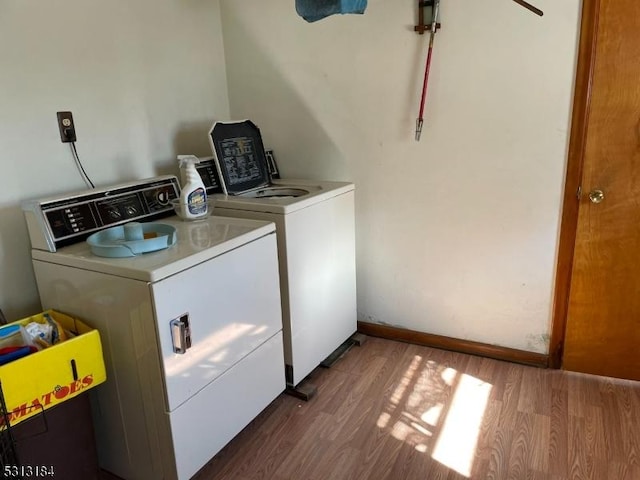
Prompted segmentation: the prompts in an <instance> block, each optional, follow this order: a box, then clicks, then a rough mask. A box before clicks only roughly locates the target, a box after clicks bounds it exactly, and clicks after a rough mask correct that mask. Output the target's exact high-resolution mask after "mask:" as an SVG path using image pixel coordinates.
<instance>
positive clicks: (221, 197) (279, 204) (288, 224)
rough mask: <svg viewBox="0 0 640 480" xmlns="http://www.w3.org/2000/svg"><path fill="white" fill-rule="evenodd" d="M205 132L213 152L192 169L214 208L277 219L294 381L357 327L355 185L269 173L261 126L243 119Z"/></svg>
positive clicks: (292, 385)
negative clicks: (207, 192) (299, 178)
mask: <svg viewBox="0 0 640 480" xmlns="http://www.w3.org/2000/svg"><path fill="white" fill-rule="evenodd" d="M209 140H210V144H211V148H212V151H213V152H214V156H213V157H212V158H210V159H206V160H205V161H203V162H201V163H200V165H199V166H198V171H199V172H200V174H201V176H202V178H203V181H204V183H205V184H206V185H207V186H208V190H209V191H210V194H212V196H213V197H214V198H215V204H214V214H215V215H222V216H225V217H234V218H246V219H255V220H264V221H269V222H273V223H275V225H276V236H277V244H278V260H279V265H280V286H281V298H282V312H283V327H284V328H283V333H284V355H285V363H286V375H287V385H288V388H289V389H290V390H291V389H293V390H295V389H299V388H300V384H301V382H302V381H303V380H304V379H305V377H307V376H308V375H309V373H310V372H311V371H312V370H313V369H314V368H316V367H317V366H318V365H319V364H326V363H327V362H326V361H327V359H330V358H331V357H332V356H335V352H339V351H340V349H344V345H346V344H348V342H349V341H350V339H351V337H352V336H353V334H354V333H355V332H356V328H357V313H356V269H355V219H354V195H355V187H354V185H353V184H352V183H348V182H330V181H308V180H282V179H276V180H272V179H271V177H270V175H269V166H268V163H267V158H266V155H265V150H264V146H263V143H262V137H261V135H260V130H259V129H258V127H257V126H256V125H255V124H253V123H252V122H251V121H248V120H244V121H241V122H216V123H215V124H214V125H213V127H212V129H211V131H210V132H209ZM216 189H221V190H222V192H221V193H215V191H216ZM305 390H306V391H309V389H308V388H305ZM301 391H302V390H301Z"/></svg>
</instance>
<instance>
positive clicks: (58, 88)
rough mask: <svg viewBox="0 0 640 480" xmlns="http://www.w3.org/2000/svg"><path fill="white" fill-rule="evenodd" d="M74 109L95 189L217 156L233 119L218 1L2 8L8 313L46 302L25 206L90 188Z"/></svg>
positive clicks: (2, 304) (3, 299)
mask: <svg viewBox="0 0 640 480" xmlns="http://www.w3.org/2000/svg"><path fill="white" fill-rule="evenodd" d="M59 110H71V111H72V112H73V114H74V119H75V122H76V129H77V135H78V142H77V148H78V151H79V153H80V156H81V159H82V161H83V164H84V167H85V170H86V171H87V173H88V174H89V176H90V177H91V179H92V180H93V182H94V183H95V184H96V185H98V186H99V185H107V184H113V183H117V182H122V181H129V180H132V179H138V178H144V177H150V176H155V175H160V174H165V173H177V167H176V164H175V156H176V154H178V153H195V154H199V155H210V154H211V153H210V148H209V146H208V143H207V136H206V133H207V130H208V128H209V127H210V126H211V124H212V122H213V121H214V120H216V119H227V118H228V115H229V106H228V99H227V85H226V74H225V66H224V51H223V46H222V34H221V26H220V11H219V4H218V2H217V0H206V1H205V0H136V1H135V2H126V1H123V0H116V1H109V2H100V1H96V0H92V1H81V0H48V1H44V2H43V1H38V0H4V1H2V2H1V4H0V128H1V131H0V168H1V171H2V184H1V185H2V186H1V188H0V265H1V270H0V308H2V309H3V310H4V312H5V314H6V315H7V317H8V318H9V319H10V320H13V319H17V318H20V317H22V316H25V315H30V314H34V313H37V312H38V311H39V310H40V302H39V300H38V293H37V290H36V286H35V282H34V278H33V272H32V267H31V260H30V253H29V239H28V236H27V232H26V227H25V224H24V220H23V217H22V213H21V210H20V207H19V205H20V202H21V201H22V200H24V199H27V198H34V197H43V196H46V195H50V194H53V193H59V192H68V191H72V190H78V189H82V188H84V183H83V182H82V180H81V178H80V176H79V174H78V171H77V169H76V167H75V164H74V163H73V160H72V156H71V153H70V150H69V146H68V145H66V144H62V143H61V142H60V137H59V133H58V127H57V123H56V112H57V111H59Z"/></svg>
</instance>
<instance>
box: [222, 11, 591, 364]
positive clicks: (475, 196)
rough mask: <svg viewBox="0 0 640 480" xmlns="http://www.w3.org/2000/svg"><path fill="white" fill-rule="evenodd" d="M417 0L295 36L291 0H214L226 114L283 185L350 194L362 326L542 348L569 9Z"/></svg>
mask: <svg viewBox="0 0 640 480" xmlns="http://www.w3.org/2000/svg"><path fill="white" fill-rule="evenodd" d="M534 3H535V4H536V5H537V6H539V7H540V8H542V9H543V10H544V11H545V15H544V17H542V18H540V17H537V16H535V15H533V14H531V13H529V12H528V11H526V10H524V9H523V8H521V7H519V6H518V5H517V4H515V3H514V2H512V1H510V0H482V1H470V0H444V1H443V2H442V6H441V20H442V24H443V28H442V30H441V31H440V32H439V33H438V34H437V37H436V45H435V53H434V59H433V64H432V72H431V78H430V83H429V95H428V99H427V106H426V115H425V125H424V130H423V134H422V140H421V141H420V142H419V143H417V142H415V141H414V138H413V137H414V126H415V118H416V116H417V111H418V102H419V96H420V88H421V86H422V74H423V68H424V60H425V55H426V47H427V44H428V38H427V37H426V36H419V35H417V34H415V33H413V31H412V30H413V29H412V26H413V24H414V22H415V20H414V17H416V15H417V14H416V7H415V5H416V1H415V0H399V1H390V0H386V1H385V0H369V6H368V9H367V11H366V13H365V14H364V15H362V16H356V15H345V16H333V17H330V18H327V19H325V20H322V21H320V22H317V23H314V24H307V23H306V22H304V21H303V20H302V19H301V18H299V17H298V16H297V15H296V14H295V9H294V2H293V0H270V1H269V2H265V3H264V4H261V5H260V6H257V5H256V3H255V2H253V1H251V0H222V23H223V30H224V42H225V54H226V59H227V79H228V84H229V101H230V106H231V115H232V117H234V118H238V119H240V118H251V119H253V120H254V121H255V122H256V123H257V125H258V126H259V127H260V128H261V130H262V133H263V137H264V140H265V144H266V146H270V147H273V148H274V149H275V153H276V158H277V160H278V161H279V165H280V168H281V171H282V173H283V176H286V177H303V178H323V179H331V180H352V181H354V182H355V183H356V188H357V191H356V196H357V205H356V222H357V271H358V279H357V280H358V309H359V318H360V319H361V320H364V321H369V322H377V323H386V324H391V325H395V326H398V327H403V328H409V329H413V330H418V331H423V332H428V333H433V334H440V335H447V336H451V337H456V338H462V339H469V340H475V341H479V342H486V343H491V344H497V345H501V346H506V347H512V348H518V349H523V350H529V351H534V352H542V353H544V352H547V350H548V346H547V343H548V342H547V339H548V333H549V326H550V319H551V297H552V286H553V276H554V266H555V258H556V257H555V256H556V244H557V236H558V224H559V214H560V209H561V192H562V188H563V177H564V169H565V158H566V150H567V143H568V142H567V139H568V128H569V121H570V106H571V95H572V87H573V75H574V65H575V52H576V41H577V30H578V19H579V9H580V3H579V0H561V1H558V0H536V2H534Z"/></svg>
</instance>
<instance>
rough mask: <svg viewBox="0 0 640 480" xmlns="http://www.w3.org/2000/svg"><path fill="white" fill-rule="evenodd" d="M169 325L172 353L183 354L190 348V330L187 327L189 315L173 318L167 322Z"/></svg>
mask: <svg viewBox="0 0 640 480" xmlns="http://www.w3.org/2000/svg"><path fill="white" fill-rule="evenodd" d="M169 324H170V325H171V342H172V343H173V352H174V353H180V354H184V353H187V350H188V349H189V348H191V328H190V327H189V314H188V313H185V314H184V315H182V316H180V317H178V318H174V319H173V320H171V322H169Z"/></svg>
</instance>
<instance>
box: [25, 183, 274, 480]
mask: <svg viewBox="0 0 640 480" xmlns="http://www.w3.org/2000/svg"><path fill="white" fill-rule="evenodd" d="M178 192H179V189H178V183H177V179H176V178H175V177H171V176H167V177H160V178H157V179H151V180H148V181H140V182H133V183H130V184H124V185H119V186H114V187H110V188H105V189H96V190H91V191H86V192H80V193H78V194H74V195H68V196H64V197H56V198H49V199H44V200H39V201H34V202H29V203H28V204H26V205H25V206H24V211H25V218H26V220H27V225H28V228H29V234H30V238H31V244H32V247H33V250H32V258H33V267H34V271H35V276H36V280H37V284H38V290H39V292H40V298H41V302H42V306H43V308H45V309H56V310H59V311H62V312H65V313H68V314H71V315H73V316H76V317H78V318H82V319H84V320H86V321H87V323H89V324H90V325H92V326H93V327H95V328H96V329H97V330H98V331H99V332H100V336H101V340H102V344H103V349H104V358H105V364H106V367H107V381H106V382H105V383H104V384H103V385H101V386H100V387H99V388H96V389H95V395H94V396H93V397H92V400H93V401H94V402H93V407H94V412H93V413H94V426H95V431H96V440H97V447H98V448H97V449H98V457H99V462H100V466H101V467H102V468H104V469H105V470H108V471H110V472H112V473H114V474H116V475H117V476H119V477H121V478H123V479H125V480H151V479H173V480H175V479H178V480H186V479H188V478H191V477H192V476H193V475H194V474H195V473H196V472H197V471H198V470H199V469H200V468H201V467H202V466H203V465H204V464H205V463H206V462H207V461H209V460H210V459H211V458H212V457H213V456H214V455H215V454H216V453H217V452H218V451H219V450H220V449H221V448H222V447H223V446H224V445H225V444H226V443H227V442H228V441H229V440H231V439H232V438H233V437H234V436H235V435H236V434H237V433H238V432H239V431H240V430H241V429H242V428H244V427H245V426H246V425H247V424H248V423H249V422H250V421H251V420H252V419H253V418H254V417H255V416H256V415H257V414H258V413H259V412H260V411H261V410H262V409H264V408H265V407H266V406H267V405H268V404H269V403H270V402H271V401H272V400H273V399H274V398H275V397H276V396H277V395H278V394H280V393H281V392H282V391H283V390H284V389H285V375H284V367H283V366H284V358H283V345H282V320H281V319H282V317H281V303H280V293H279V280H278V263H277V250H276V238H275V226H274V224H273V223H269V222H265V221H257V220H248V219H237V218H236V219H234V218H224V217H210V218H208V219H206V220H200V221H194V222H184V221H181V220H180V219H178V218H177V217H176V216H169V217H167V215H172V212H173V209H172V207H171V205H170V201H171V200H172V199H174V198H176V197H177V195H178ZM150 219H153V220H157V221H158V222H161V223H163V224H165V225H167V226H171V227H174V228H175V232H176V234H177V241H176V243H175V244H174V245H173V246H170V247H169V248H166V249H162V250H158V251H155V252H152V253H145V254H142V255H136V256H133V257H127V258H106V257H101V256H96V255H95V254H94V253H92V250H91V249H90V246H89V245H88V244H87V243H86V242H84V241H83V240H84V238H85V237H86V236H87V235H88V234H90V233H92V232H100V231H101V229H103V228H105V227H112V226H114V225H121V224H126V223H127V222H129V221H132V220H136V221H141V222H144V221H146V220H150ZM114 228H117V227H114Z"/></svg>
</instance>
